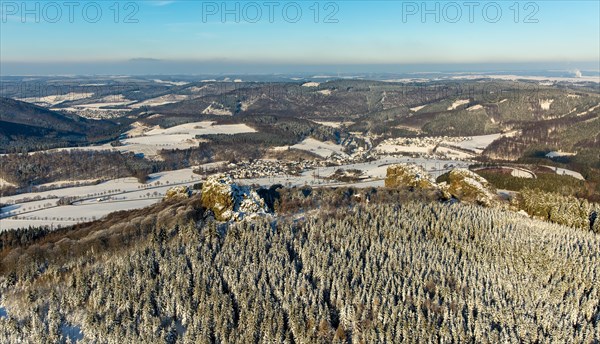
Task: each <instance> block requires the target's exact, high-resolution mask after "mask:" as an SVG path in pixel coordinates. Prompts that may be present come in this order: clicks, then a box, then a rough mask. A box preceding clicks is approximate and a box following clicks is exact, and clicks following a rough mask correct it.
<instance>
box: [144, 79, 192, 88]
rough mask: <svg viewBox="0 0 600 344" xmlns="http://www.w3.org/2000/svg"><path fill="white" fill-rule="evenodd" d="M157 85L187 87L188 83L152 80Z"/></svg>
mask: <svg viewBox="0 0 600 344" xmlns="http://www.w3.org/2000/svg"><path fill="white" fill-rule="evenodd" d="M152 81H154V82H156V83H158V84H167V85H172V86H184V85H187V84H188V82H185V81H165V80H160V79H154V80H152Z"/></svg>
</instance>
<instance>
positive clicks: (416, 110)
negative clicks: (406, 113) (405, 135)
mask: <svg viewBox="0 0 600 344" xmlns="http://www.w3.org/2000/svg"><path fill="white" fill-rule="evenodd" d="M426 106H427V105H421V106H415V107H412V108H410V111H413V112H419V110H422V109H423V108H424V107H426Z"/></svg>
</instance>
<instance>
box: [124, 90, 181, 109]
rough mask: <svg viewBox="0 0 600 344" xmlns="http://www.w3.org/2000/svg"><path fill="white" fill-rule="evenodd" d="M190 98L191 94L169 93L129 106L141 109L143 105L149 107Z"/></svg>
mask: <svg viewBox="0 0 600 344" xmlns="http://www.w3.org/2000/svg"><path fill="white" fill-rule="evenodd" d="M188 98H189V96H187V95H183V94H167V95H164V96H160V97H156V98H151V99H146V100H144V101H142V102H139V103H136V104H131V105H130V106H129V107H130V108H132V109H139V108H141V107H143V106H148V107H151V106H159V105H165V104H172V103H177V102H180V101H184V100H186V99H188Z"/></svg>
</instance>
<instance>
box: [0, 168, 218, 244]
mask: <svg viewBox="0 0 600 344" xmlns="http://www.w3.org/2000/svg"><path fill="white" fill-rule="evenodd" d="M210 166H212V165H210ZM210 166H209V165H206V166H204V167H210ZM200 179H201V178H200V176H198V175H195V174H194V173H193V172H192V168H186V169H181V170H176V171H168V172H160V173H155V174H152V175H150V179H149V181H148V183H147V184H140V183H138V182H137V180H136V179H135V178H120V179H114V180H110V181H107V182H104V183H100V184H97V185H89V186H79V187H70V188H63V189H57V190H51V191H44V192H37V193H28V194H20V195H14V196H9V197H3V198H2V202H3V203H6V204H9V205H8V206H6V207H4V208H2V209H1V210H0V217H1V218H2V219H1V220H0V232H1V231H4V230H9V229H14V228H19V227H27V226H30V225H31V226H41V225H49V226H54V227H57V226H67V225H71V224H75V223H78V222H86V221H92V220H94V219H99V218H101V217H103V216H105V215H107V214H109V213H112V212H115V211H119V210H129V209H138V208H143V207H146V206H148V205H151V204H154V203H157V202H160V200H161V198H162V196H163V195H164V194H165V193H166V191H167V190H168V189H169V188H170V187H172V186H173V185H178V184H186V185H191V184H193V183H197V182H198V181H199V180H200ZM35 197H40V198H46V199H42V200H38V201H32V202H26V200H28V199H29V200H31V199H34V198H35ZM61 197H78V198H79V199H83V201H80V202H75V203H73V204H72V205H65V206H57V202H58V200H59V199H60V198H61ZM15 215H16V218H15ZM7 216H10V217H7Z"/></svg>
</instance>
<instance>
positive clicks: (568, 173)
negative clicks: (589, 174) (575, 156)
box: [544, 166, 585, 180]
mask: <svg viewBox="0 0 600 344" xmlns="http://www.w3.org/2000/svg"><path fill="white" fill-rule="evenodd" d="M544 167H547V168H549V169H551V170H553V171H554V173H556V174H560V175H563V176H571V177H573V178H575V179H579V180H585V178H583V175H581V173H579V172H576V171H572V170H567V169H566V168H560V167H553V166H544Z"/></svg>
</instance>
